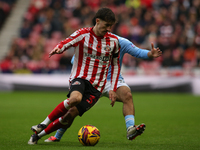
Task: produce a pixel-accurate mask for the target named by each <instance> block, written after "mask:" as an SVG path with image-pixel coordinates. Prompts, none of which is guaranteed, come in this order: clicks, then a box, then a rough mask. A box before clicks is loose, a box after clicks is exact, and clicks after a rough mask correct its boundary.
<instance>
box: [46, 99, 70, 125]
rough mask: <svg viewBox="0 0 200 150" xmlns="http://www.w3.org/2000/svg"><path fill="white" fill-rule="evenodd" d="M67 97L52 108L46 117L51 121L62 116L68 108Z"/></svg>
mask: <svg viewBox="0 0 200 150" xmlns="http://www.w3.org/2000/svg"><path fill="white" fill-rule="evenodd" d="M69 108H70V107H69V99H66V100H64V101H63V102H61V103H60V104H58V106H57V107H56V108H54V110H53V111H52V112H51V113H50V114H49V115H48V118H49V119H50V120H51V121H54V120H56V119H57V118H59V117H61V116H63V115H64V114H65V113H66V112H67V111H68V109H69Z"/></svg>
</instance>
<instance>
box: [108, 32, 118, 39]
mask: <svg viewBox="0 0 200 150" xmlns="http://www.w3.org/2000/svg"><path fill="white" fill-rule="evenodd" d="M107 36H108V37H110V38H112V39H114V40H118V37H117V36H116V35H115V34H113V33H111V32H108V33H107Z"/></svg>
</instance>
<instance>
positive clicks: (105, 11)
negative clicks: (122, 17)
mask: <svg viewBox="0 0 200 150" xmlns="http://www.w3.org/2000/svg"><path fill="white" fill-rule="evenodd" d="M96 18H99V19H101V20H103V21H106V22H110V23H115V22H116V18H115V14H114V13H113V11H112V10H111V9H110V8H100V9H99V10H98V11H97V13H96V14H95V16H94V18H93V20H92V22H93V24H94V25H95V24H96Z"/></svg>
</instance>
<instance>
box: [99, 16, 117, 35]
mask: <svg viewBox="0 0 200 150" xmlns="http://www.w3.org/2000/svg"><path fill="white" fill-rule="evenodd" d="M113 24H114V23H111V22H106V21H103V20H101V19H98V18H97V20H96V25H97V33H98V35H97V36H104V35H105V34H106V33H107V32H111V28H112V26H113Z"/></svg>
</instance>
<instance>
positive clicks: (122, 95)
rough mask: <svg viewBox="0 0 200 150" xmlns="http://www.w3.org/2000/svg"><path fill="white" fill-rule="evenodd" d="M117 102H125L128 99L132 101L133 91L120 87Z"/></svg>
mask: <svg viewBox="0 0 200 150" xmlns="http://www.w3.org/2000/svg"><path fill="white" fill-rule="evenodd" d="M116 94H117V101H119V102H125V101H126V100H127V99H128V100H129V99H132V94H131V90H130V88H129V87H127V86H120V87H118V88H117V91H116Z"/></svg>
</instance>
